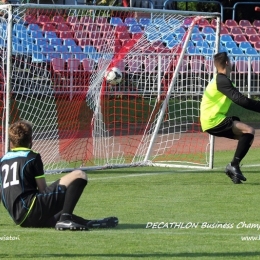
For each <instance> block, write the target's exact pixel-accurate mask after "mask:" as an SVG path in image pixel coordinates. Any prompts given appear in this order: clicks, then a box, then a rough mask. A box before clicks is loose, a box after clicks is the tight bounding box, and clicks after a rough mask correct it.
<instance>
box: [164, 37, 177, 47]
mask: <svg viewBox="0 0 260 260" xmlns="http://www.w3.org/2000/svg"><path fill="white" fill-rule="evenodd" d="M178 44H179V42H178V41H177V40H175V39H173V40H170V41H168V42H167V43H166V46H167V48H169V49H172V48H173V47H175V46H177V45H178Z"/></svg>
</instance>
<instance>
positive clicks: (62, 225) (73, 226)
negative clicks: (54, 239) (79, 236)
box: [55, 219, 88, 231]
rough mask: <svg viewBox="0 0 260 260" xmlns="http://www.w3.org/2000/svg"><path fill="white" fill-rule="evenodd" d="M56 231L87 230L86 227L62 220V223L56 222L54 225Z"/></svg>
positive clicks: (68, 220) (69, 220)
mask: <svg viewBox="0 0 260 260" xmlns="http://www.w3.org/2000/svg"><path fill="white" fill-rule="evenodd" d="M55 229H56V230H72V231H76V230H82V231H83V230H88V227H87V226H86V225H83V224H79V223H76V222H75V221H73V220H71V219H67V220H63V221H58V222H57V223H56V225H55Z"/></svg>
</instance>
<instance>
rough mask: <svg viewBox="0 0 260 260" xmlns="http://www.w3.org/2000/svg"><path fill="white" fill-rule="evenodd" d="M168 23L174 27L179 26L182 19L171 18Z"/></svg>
mask: <svg viewBox="0 0 260 260" xmlns="http://www.w3.org/2000/svg"><path fill="white" fill-rule="evenodd" d="M167 23H168V25H169V26H170V27H172V28H174V27H179V26H180V24H181V22H180V20H178V19H176V18H170V19H169V20H168V21H167Z"/></svg>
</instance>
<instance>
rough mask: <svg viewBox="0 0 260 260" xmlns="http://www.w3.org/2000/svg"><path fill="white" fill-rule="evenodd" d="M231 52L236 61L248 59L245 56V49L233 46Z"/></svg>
mask: <svg viewBox="0 0 260 260" xmlns="http://www.w3.org/2000/svg"><path fill="white" fill-rule="evenodd" d="M230 54H231V55H232V56H233V59H234V61H237V60H247V57H245V54H244V52H243V50H241V49H240V48H239V47H235V48H232V50H231V51H230Z"/></svg>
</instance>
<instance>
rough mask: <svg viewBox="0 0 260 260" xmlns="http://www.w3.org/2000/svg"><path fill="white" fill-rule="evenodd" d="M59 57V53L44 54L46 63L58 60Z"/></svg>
mask: <svg viewBox="0 0 260 260" xmlns="http://www.w3.org/2000/svg"><path fill="white" fill-rule="evenodd" d="M60 57H61V55H60V53H57V52H50V53H46V61H47V62H51V61H52V59H54V58H60Z"/></svg>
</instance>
